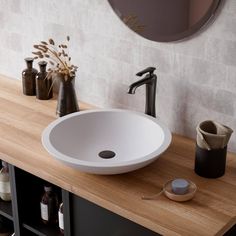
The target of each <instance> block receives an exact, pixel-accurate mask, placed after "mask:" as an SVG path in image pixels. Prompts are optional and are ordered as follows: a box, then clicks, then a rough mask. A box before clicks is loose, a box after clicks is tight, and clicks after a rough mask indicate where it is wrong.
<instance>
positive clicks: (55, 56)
mask: <svg viewBox="0 0 236 236" xmlns="http://www.w3.org/2000/svg"><path fill="white" fill-rule="evenodd" d="M66 40H67V42H69V41H70V37H69V36H67V37H66ZM34 48H35V49H37V51H35V52H32V53H33V54H34V56H35V57H34V59H39V58H40V59H43V58H44V59H46V61H48V62H49V63H50V65H51V68H49V69H48V76H49V75H52V74H60V75H63V76H62V77H63V78H64V79H65V80H67V79H68V78H69V77H73V76H75V73H76V71H77V69H78V67H77V66H75V65H73V64H71V57H70V56H69V55H68V45H67V43H61V44H58V45H57V44H56V43H55V41H54V40H53V39H52V38H50V39H49V40H48V42H46V41H41V42H40V43H39V44H35V45H34Z"/></svg>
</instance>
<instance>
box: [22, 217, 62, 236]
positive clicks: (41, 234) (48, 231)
mask: <svg viewBox="0 0 236 236" xmlns="http://www.w3.org/2000/svg"><path fill="white" fill-rule="evenodd" d="M23 227H24V228H26V229H27V230H29V231H31V232H33V233H34V234H36V235H38V236H48V235H50V236H61V235H62V234H61V232H60V230H59V226H57V225H45V224H43V223H42V222H41V221H40V220H36V221H27V222H25V223H23Z"/></svg>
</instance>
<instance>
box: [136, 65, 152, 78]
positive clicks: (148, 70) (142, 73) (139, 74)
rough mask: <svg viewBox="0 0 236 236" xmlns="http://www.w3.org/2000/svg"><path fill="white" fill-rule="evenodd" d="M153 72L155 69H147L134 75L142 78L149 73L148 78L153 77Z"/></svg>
mask: <svg viewBox="0 0 236 236" xmlns="http://www.w3.org/2000/svg"><path fill="white" fill-rule="evenodd" d="M154 70H156V68H155V67H148V68H146V69H144V70H142V71H140V72H138V73H137V74H136V75H137V76H142V75H144V74H146V73H150V76H151V75H153V72H154Z"/></svg>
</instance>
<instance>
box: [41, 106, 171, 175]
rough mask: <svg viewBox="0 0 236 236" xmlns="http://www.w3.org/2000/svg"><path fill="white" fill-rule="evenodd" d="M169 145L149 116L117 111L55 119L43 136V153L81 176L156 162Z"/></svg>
mask: <svg viewBox="0 0 236 236" xmlns="http://www.w3.org/2000/svg"><path fill="white" fill-rule="evenodd" d="M170 142H171V133H170V131H169V129H168V128H167V127H166V126H165V125H164V124H163V123H162V122H161V121H160V120H158V119H155V118H153V117H151V116H148V115H145V114H142V113H138V112H133V111H128V110H119V109H109V110H89V111H82V112H76V113H72V114H69V115H66V116H64V117H62V118H58V119H57V120H55V121H54V122H52V123H51V124H50V125H49V126H48V127H47V128H46V129H45V130H44V131H43V134H42V143H43V146H44V147H45V149H46V150H47V151H48V152H49V153H50V154H51V155H52V156H53V157H55V158H56V159H58V160H60V161H62V162H64V163H65V164H67V165H70V166H73V167H76V168H78V169H79V170H81V171H83V172H88V173H94V174H120V173H125V172H129V171H133V170H136V169H139V168H141V167H144V166H146V165H148V164H149V163H151V162H153V161H155V160H156V159H157V158H158V157H159V156H160V154H162V153H163V152H164V151H165V150H166V149H167V147H168V146H169V144H170Z"/></svg>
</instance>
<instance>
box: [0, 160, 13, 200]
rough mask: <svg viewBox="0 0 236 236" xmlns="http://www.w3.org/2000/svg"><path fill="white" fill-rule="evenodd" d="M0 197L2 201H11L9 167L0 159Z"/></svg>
mask: <svg viewBox="0 0 236 236" xmlns="http://www.w3.org/2000/svg"><path fill="white" fill-rule="evenodd" d="M0 198H1V199H2V200H3V201H11V188H10V177H9V169H8V164H7V163H6V162H5V161H2V169H1V170H0Z"/></svg>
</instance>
